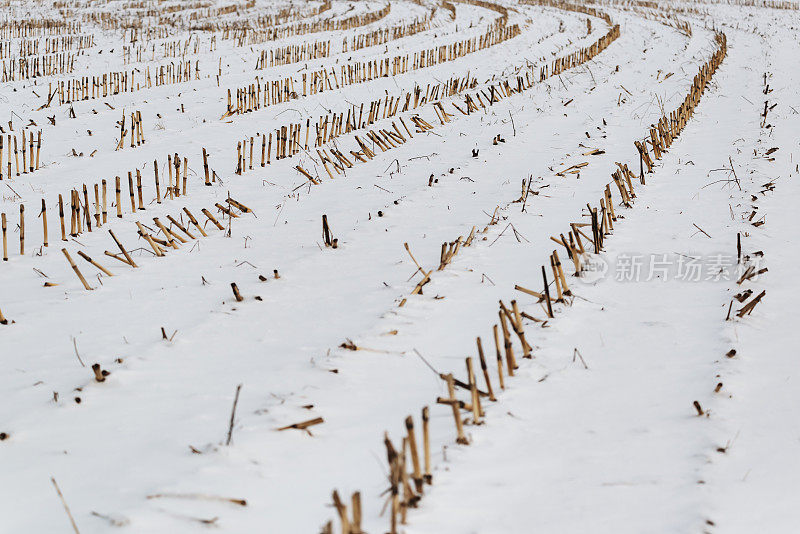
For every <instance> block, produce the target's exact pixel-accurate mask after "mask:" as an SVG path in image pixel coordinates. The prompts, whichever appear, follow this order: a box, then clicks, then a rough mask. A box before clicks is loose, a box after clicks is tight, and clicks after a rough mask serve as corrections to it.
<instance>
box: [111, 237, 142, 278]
mask: <svg viewBox="0 0 800 534" xmlns="http://www.w3.org/2000/svg"><path fill="white" fill-rule="evenodd" d="M108 233H109V234H111V237H112V239H114V243H116V244H117V247H119V250H120V251H121V252H122V255H123V256H125V260H126V261H127V262H128V265H130V266H131V267H133V268H134V269H135V268H136V267H138V266H137V265H136V263H135V262H134V261H133V258H131V256H130V254H128V251H127V250H125V247H123V246H122V243H120V242H119V239H117V236H115V235H114V232H113V231H111V230H109V231H108ZM108 255H109V256H112V257H115V256H113V255H112V254H108Z"/></svg>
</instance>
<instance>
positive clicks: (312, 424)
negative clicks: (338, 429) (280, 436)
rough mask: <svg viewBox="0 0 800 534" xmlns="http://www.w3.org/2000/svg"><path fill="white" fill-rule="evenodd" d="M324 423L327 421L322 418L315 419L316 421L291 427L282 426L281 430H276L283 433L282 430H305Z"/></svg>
mask: <svg viewBox="0 0 800 534" xmlns="http://www.w3.org/2000/svg"><path fill="white" fill-rule="evenodd" d="M324 422H325V420H324V419H323V418H322V417H315V418H314V419H309V420H308V421H302V422H300V423H294V424H291V425H286V426H282V427H280V428H276V430H278V431H282V430H289V429H290V428H294V429H296V430H305V429H306V428H308V427H310V426H314V425H318V424H320V423H324Z"/></svg>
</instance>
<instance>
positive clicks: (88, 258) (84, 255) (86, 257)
mask: <svg viewBox="0 0 800 534" xmlns="http://www.w3.org/2000/svg"><path fill="white" fill-rule="evenodd" d="M78 256H80V257H81V258H83V259H84V260H86V261H88V262H89V263H91V264H92V265H94V266H95V267H97V268H98V269H100V270H101V271H103V273H105V274H106V275H107V276H114V275H113V274H112V273H111V271H109V270H108V269H106V268H105V267H103V266H102V265H100V264H99V263H97V262H96V261H94V260H93V259H92V258H90V257H89V256H88V255H87V254H86V253H84V252H83V251H82V250H79V251H78Z"/></svg>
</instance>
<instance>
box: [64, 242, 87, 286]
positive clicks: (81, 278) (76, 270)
mask: <svg viewBox="0 0 800 534" xmlns="http://www.w3.org/2000/svg"><path fill="white" fill-rule="evenodd" d="M61 252H63V253H64V256H65V257H66V258H67V261H68V262H69V265H70V267H72V270H73V271H75V274H76V275H77V276H78V279H79V280H80V281H81V283H82V284H83V287H84V288H86V290H87V291H91V290H92V289H94V288H93V287H92V286H90V285H89V284H88V282H86V278H84V277H83V274H81V271H80V269H78V266H77V265H75V262H74V261H73V260H72V257H71V256H70V255H69V252H67V249H65V248H62V249H61Z"/></svg>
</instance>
